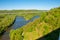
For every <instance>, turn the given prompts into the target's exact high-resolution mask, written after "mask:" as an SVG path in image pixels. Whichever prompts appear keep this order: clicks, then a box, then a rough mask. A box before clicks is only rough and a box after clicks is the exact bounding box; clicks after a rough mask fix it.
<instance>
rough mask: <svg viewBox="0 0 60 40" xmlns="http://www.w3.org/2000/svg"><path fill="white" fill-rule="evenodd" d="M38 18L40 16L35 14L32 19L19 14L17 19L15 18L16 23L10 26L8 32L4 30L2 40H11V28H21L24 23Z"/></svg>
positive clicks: (0, 39)
mask: <svg viewBox="0 0 60 40" xmlns="http://www.w3.org/2000/svg"><path fill="white" fill-rule="evenodd" d="M37 18H39V16H34V17H32V18H31V19H30V20H26V19H25V18H24V17H22V16H17V17H16V19H15V22H14V24H13V25H12V26H11V27H10V28H8V29H7V31H6V32H4V34H3V35H2V36H1V38H0V40H10V38H9V33H10V30H11V29H17V28H20V27H22V26H23V25H26V24H27V23H29V22H32V21H33V20H35V19H37Z"/></svg>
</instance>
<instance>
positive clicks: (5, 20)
mask: <svg viewBox="0 0 60 40" xmlns="http://www.w3.org/2000/svg"><path fill="white" fill-rule="evenodd" d="M0 20H1V21H0V34H1V33H2V32H4V31H5V30H6V29H7V28H8V26H10V25H11V24H12V23H13V22H14V20H15V15H9V14H0Z"/></svg>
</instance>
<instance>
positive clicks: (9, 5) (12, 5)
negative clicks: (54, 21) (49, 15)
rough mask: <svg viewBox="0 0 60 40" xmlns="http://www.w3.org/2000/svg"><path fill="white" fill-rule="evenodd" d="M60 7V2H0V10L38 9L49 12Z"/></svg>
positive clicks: (26, 0) (24, 0)
mask: <svg viewBox="0 0 60 40" xmlns="http://www.w3.org/2000/svg"><path fill="white" fill-rule="evenodd" d="M59 6H60V0H0V10H13V9H39V10H49V9H51V8H54V7H59Z"/></svg>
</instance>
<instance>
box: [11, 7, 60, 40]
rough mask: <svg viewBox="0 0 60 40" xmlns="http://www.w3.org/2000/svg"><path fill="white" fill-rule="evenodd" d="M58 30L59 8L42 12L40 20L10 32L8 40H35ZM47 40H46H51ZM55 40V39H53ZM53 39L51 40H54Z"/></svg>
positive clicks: (59, 23)
mask: <svg viewBox="0 0 60 40" xmlns="http://www.w3.org/2000/svg"><path fill="white" fill-rule="evenodd" d="M59 28H60V7H58V8H54V9H51V10H49V11H48V12H44V13H42V14H41V15H40V18H38V19H36V20H34V21H33V22H30V23H28V24H27V25H24V26H23V27H21V28H19V29H16V30H11V31H10V40H36V39H37V38H40V37H42V36H44V35H47V34H48V33H50V32H52V31H54V30H56V29H59ZM52 39H53V38H50V39H49V38H47V39H46V40H52ZM54 39H55V38H54ZM54 39H53V40H54Z"/></svg>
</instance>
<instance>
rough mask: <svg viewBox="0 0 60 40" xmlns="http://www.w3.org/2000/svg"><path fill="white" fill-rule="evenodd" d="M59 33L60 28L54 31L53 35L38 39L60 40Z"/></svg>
mask: <svg viewBox="0 0 60 40" xmlns="http://www.w3.org/2000/svg"><path fill="white" fill-rule="evenodd" d="M59 32H60V28H59V29H57V30H54V31H52V32H51V33H49V34H47V35H45V36H43V37H41V38H38V39H37V40H60V36H59Z"/></svg>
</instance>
